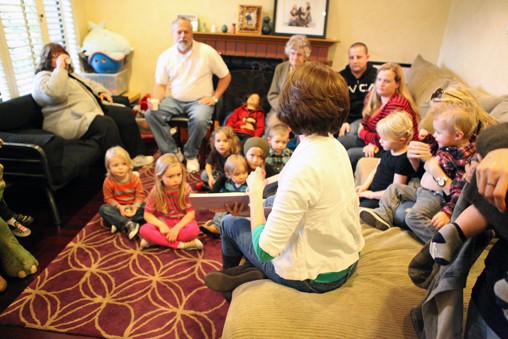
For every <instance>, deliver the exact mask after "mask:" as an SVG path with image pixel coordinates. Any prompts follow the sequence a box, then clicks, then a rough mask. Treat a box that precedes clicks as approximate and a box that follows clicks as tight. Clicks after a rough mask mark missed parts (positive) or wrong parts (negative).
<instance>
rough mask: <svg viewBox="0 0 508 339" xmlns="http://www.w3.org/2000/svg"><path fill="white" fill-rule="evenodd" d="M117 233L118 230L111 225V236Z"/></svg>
mask: <svg viewBox="0 0 508 339" xmlns="http://www.w3.org/2000/svg"><path fill="white" fill-rule="evenodd" d="M116 231H118V228H116V226H115V225H111V234H114V233H116Z"/></svg>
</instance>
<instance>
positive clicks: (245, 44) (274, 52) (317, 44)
mask: <svg viewBox="0 0 508 339" xmlns="http://www.w3.org/2000/svg"><path fill="white" fill-rule="evenodd" d="M194 37H195V39H196V40H197V41H200V42H204V43H206V44H208V45H210V46H212V47H213V48H215V49H216V50H217V52H219V53H220V54H222V55H226V56H239V57H242V56H244V57H257V58H279V59H284V58H285V57H286V55H285V54H284V47H285V45H286V42H287V41H288V40H289V37H288V36H280V35H259V34H243V33H242V34H231V33H202V32H195V33H194ZM309 40H310V44H311V46H312V53H311V56H310V58H309V60H317V61H320V62H324V63H327V64H330V65H331V58H329V57H328V50H329V48H330V47H332V46H333V45H335V44H336V43H338V42H339V41H338V40H333V39H318V38H309Z"/></svg>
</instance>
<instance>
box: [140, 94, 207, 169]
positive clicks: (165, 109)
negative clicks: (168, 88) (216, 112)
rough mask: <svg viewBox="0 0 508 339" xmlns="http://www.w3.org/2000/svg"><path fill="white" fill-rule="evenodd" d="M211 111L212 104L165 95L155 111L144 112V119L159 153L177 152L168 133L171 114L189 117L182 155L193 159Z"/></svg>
mask: <svg viewBox="0 0 508 339" xmlns="http://www.w3.org/2000/svg"><path fill="white" fill-rule="evenodd" d="M212 113H213V106H208V105H202V104H200V103H199V102H197V101H179V100H176V99H173V98H171V97H166V98H164V99H163V100H162V102H161V103H160V105H159V109H158V110H157V111H152V110H148V111H147V112H146V121H147V122H148V124H149V125H150V129H151V130H152V133H153V136H154V138H155V141H156V142H157V146H158V147H159V149H160V151H161V154H165V153H177V151H178V148H177V145H176V142H175V139H173V137H172V136H171V134H170V133H169V127H168V123H169V122H170V121H171V118H172V117H173V116H178V115H185V116H187V117H188V118H189V139H188V140H187V142H186V143H185V146H184V148H183V155H184V156H185V158H186V159H195V158H197V156H198V151H199V147H200V146H201V142H202V141H203V139H204V137H205V136H206V132H207V129H208V125H209V124H210V122H211V120H212Z"/></svg>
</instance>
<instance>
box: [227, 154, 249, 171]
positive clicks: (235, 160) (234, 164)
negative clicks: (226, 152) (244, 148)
mask: <svg viewBox="0 0 508 339" xmlns="http://www.w3.org/2000/svg"><path fill="white" fill-rule="evenodd" d="M239 166H243V167H244V169H245V170H246V171H247V172H248V171H249V165H248V164H247V159H245V157H244V156H243V155H241V154H231V155H230V156H229V157H228V158H227V159H226V162H225V163H224V172H225V173H226V174H227V175H233V174H235V171H236V170H237V168H238V167H239Z"/></svg>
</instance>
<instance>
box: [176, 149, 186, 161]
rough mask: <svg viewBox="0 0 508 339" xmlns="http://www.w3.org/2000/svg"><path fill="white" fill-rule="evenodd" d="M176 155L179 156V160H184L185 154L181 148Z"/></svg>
mask: <svg viewBox="0 0 508 339" xmlns="http://www.w3.org/2000/svg"><path fill="white" fill-rule="evenodd" d="M175 155H176V157H177V158H178V160H180V162H183V159H184V157H183V154H182V151H180V149H178V151H177V152H176V153H175Z"/></svg>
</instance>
